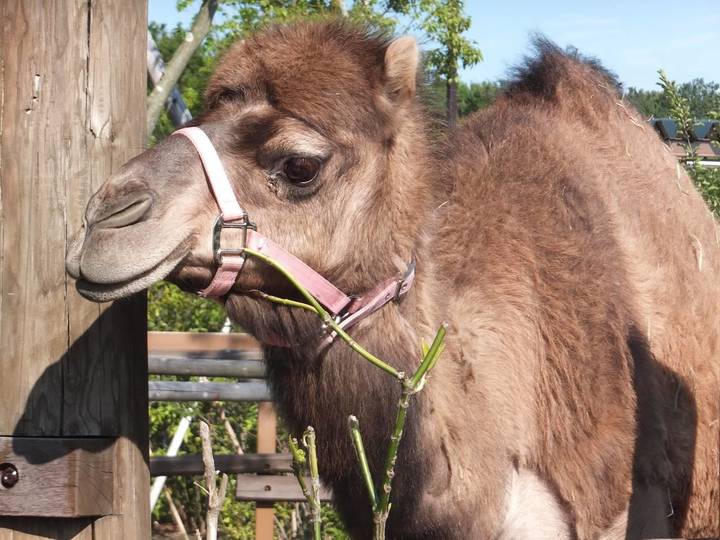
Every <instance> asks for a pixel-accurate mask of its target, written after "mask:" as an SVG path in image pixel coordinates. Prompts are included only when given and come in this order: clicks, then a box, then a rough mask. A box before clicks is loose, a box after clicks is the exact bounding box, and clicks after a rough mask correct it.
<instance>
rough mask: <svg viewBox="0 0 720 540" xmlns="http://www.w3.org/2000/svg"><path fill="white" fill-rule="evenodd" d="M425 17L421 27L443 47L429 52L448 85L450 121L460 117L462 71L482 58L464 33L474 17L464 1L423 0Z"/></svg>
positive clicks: (429, 59)
mask: <svg viewBox="0 0 720 540" xmlns="http://www.w3.org/2000/svg"><path fill="white" fill-rule="evenodd" d="M416 9H419V10H420V12H421V13H422V14H426V15H425V16H424V17H418V18H419V19H420V21H421V22H420V25H419V26H420V29H421V30H422V31H423V32H424V33H425V34H426V35H427V36H428V38H430V39H431V40H432V41H433V42H435V43H437V44H438V45H439V46H438V47H436V48H435V49H432V50H430V51H429V52H428V53H427V64H428V66H429V67H430V68H432V69H433V70H435V72H436V73H437V75H439V76H440V77H441V78H442V79H443V80H444V81H445V85H446V100H447V101H446V110H447V124H448V126H449V127H453V126H455V124H456V123H457V119H458V83H459V76H458V71H459V67H460V65H462V67H469V66H473V65H475V64H477V63H478V62H480V61H481V60H482V53H481V52H480V49H478V48H477V46H476V44H475V43H474V42H472V41H470V40H469V39H467V38H466V37H465V36H464V35H463V34H464V33H465V32H466V31H467V30H468V29H469V28H470V17H469V16H467V15H465V13H464V12H463V1H462V0H419V2H418V3H417V8H416Z"/></svg>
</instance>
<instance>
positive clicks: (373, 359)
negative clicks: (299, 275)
mask: <svg viewBox="0 0 720 540" xmlns="http://www.w3.org/2000/svg"><path fill="white" fill-rule="evenodd" d="M245 253H247V254H248V255H252V256H253V257H255V258H257V259H260V260H261V261H263V262H265V263H267V264H269V265H270V266H272V267H273V268H275V269H276V270H277V271H278V272H280V273H281V274H282V275H283V276H285V278H286V279H287V280H288V281H289V282H290V283H292V285H293V286H294V287H295V288H296V289H297V290H298V291H299V292H300V294H301V295H302V296H303V297H304V298H305V300H307V304H308V305H309V306H312V308H313V311H315V313H316V314H317V315H318V317H320V319H321V320H322V322H323V324H325V325H327V326H328V327H330V328H332V329H333V330H334V331H335V333H337V335H338V336H339V337H340V338H342V339H343V341H345V342H346V343H347V344H348V345H349V346H350V348H351V349H352V350H354V351H355V352H356V353H358V354H359V355H360V356H362V357H363V358H365V360H367V361H368V362H370V363H371V364H373V365H374V366H376V367H379V368H380V369H382V370H383V371H385V372H386V373H389V374H390V375H392V376H393V377H395V378H396V379H402V378H403V376H404V374H403V373H402V372H399V371H398V370H396V369H395V368H394V367H392V366H391V365H390V364H387V363H385V362H383V361H382V360H380V359H379V358H378V357H377V356H375V355H374V354H372V353H370V352H368V351H367V350H365V349H364V348H363V347H362V346H361V345H360V344H359V343H358V342H357V341H355V340H354V339H353V338H352V337H350V336H349V335H348V334H347V332H345V330H343V329H342V328H340V326H339V325H338V324H337V323H336V322H335V321H334V320H333V318H332V317H331V316H330V314H329V313H328V312H327V311H325V309H324V308H323V307H322V306H321V305H320V303H319V302H318V301H317V300H316V299H315V297H314V296H313V295H312V294H310V292H308V290H307V289H306V288H305V287H304V286H303V285H302V284H301V283H300V282H299V281H298V280H297V279H295V277H294V276H293V275H292V274H290V272H288V271H287V270H286V269H285V267H284V266H283V265H282V264H280V263H279V262H277V261H275V260H274V259H271V258H270V257H268V256H267V255H265V254H263V253H260V252H259V251H255V250H254V249H250V248H245ZM267 299H268V300H270V301H273V302H275V301H276V300H283V302H280V303H283V304H285V305H287V302H292V300H285V299H280V298H278V297H275V296H272V295H267ZM305 306H306V305H305V304H303V305H302V307H303V309H308V307H309V306H308V307H305Z"/></svg>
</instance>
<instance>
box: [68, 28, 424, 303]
mask: <svg viewBox="0 0 720 540" xmlns="http://www.w3.org/2000/svg"><path fill="white" fill-rule="evenodd" d="M417 63H418V51H417V46H416V44H415V41H414V40H413V39H412V38H408V37H402V38H398V39H395V40H388V39H387V38H384V37H382V36H379V35H375V34H372V33H368V32H364V31H360V30H358V29H355V28H353V27H349V26H347V25H345V24H343V23H338V22H333V23H311V24H298V25H293V26H278V27H273V28H270V29H268V30H266V31H264V32H262V33H260V34H257V35H255V36H253V37H250V38H248V39H246V40H243V41H240V42H238V43H236V44H235V45H234V46H233V47H232V48H231V49H230V50H229V52H228V53H227V54H226V55H225V57H224V59H223V60H222V62H221V63H220V65H219V67H218V69H217V70H216V72H215V74H214V76H213V77H212V79H211V81H210V83H209V85H208V90H207V95H206V102H207V109H206V111H205V112H204V113H203V114H202V115H201V116H200V117H198V118H197V119H196V120H194V121H193V122H192V125H195V126H199V127H200V128H201V129H202V130H203V131H204V132H205V133H206V134H207V136H208V137H209V138H210V140H211V141H212V143H213V145H214V146H215V148H216V150H217V152H218V154H219V156H220V158H221V160H222V162H223V164H224V166H225V169H226V171H227V175H228V177H229V179H230V181H231V184H232V187H233V189H234V192H235V195H236V197H237V199H238V201H239V202H240V204H241V205H242V206H243V207H244V208H245V209H246V210H247V211H248V214H249V216H250V219H251V220H252V221H253V222H254V223H255V224H256V225H257V228H258V231H261V232H262V234H263V235H265V236H267V237H268V238H270V239H272V240H273V241H274V242H275V243H277V244H279V245H281V246H282V247H283V248H285V249H286V250H287V251H289V252H291V253H293V254H294V255H295V256H296V257H298V258H300V259H301V260H303V261H304V262H305V263H307V264H308V265H310V266H311V267H312V268H314V269H315V270H316V271H318V272H319V273H320V274H322V275H323V276H325V277H326V278H327V279H330V280H332V281H333V282H335V283H336V284H337V285H338V286H339V287H343V288H344V289H345V290H346V291H347V292H349V293H352V292H353V291H362V290H365V289H367V288H370V287H372V286H374V285H375V284H376V283H377V282H378V281H379V280H381V279H383V278H387V277H388V276H391V275H393V274H395V273H397V272H398V270H399V269H401V268H403V267H404V266H403V265H404V264H406V263H407V261H408V260H410V258H411V257H412V249H413V248H412V246H413V242H414V240H413V238H414V237H415V236H416V232H417V231H416V229H417V228H418V227H420V225H421V222H422V219H423V215H422V211H418V209H419V208H420V206H423V205H424V204H425V203H424V202H423V201H425V200H426V199H427V194H426V193H425V189H424V188H423V187H422V186H421V185H419V179H420V178H422V177H423V176H424V173H423V170H422V167H423V159H420V158H418V157H417V156H418V155H419V154H418V152H419V150H416V148H415V147H416V146H424V145H417V144H416V143H417V141H418V138H421V137H422V132H423V128H422V122H421V121H420V113H419V110H418V107H417V105H416V104H415V100H414V95H415V87H416V73H417ZM411 143H412V144H411ZM413 156H415V157H413ZM218 212H219V211H218V206H217V203H216V201H215V199H214V198H213V195H212V193H211V191H210V188H209V186H208V182H207V179H206V177H205V172H204V169H203V168H202V165H201V161H200V159H199V157H198V154H197V152H196V151H195V149H194V147H193V146H192V145H191V143H190V142H189V141H188V140H187V139H186V138H185V137H182V136H178V135H175V136H170V137H168V138H167V139H166V140H164V141H163V142H161V143H159V144H157V145H156V146H155V147H153V148H151V149H149V150H147V151H146V152H144V153H143V154H141V155H139V156H137V157H136V158H134V159H133V160H131V161H130V162H128V163H127V164H125V165H124V166H123V167H122V168H121V169H120V170H119V171H118V172H117V173H115V174H114V175H112V176H111V177H110V178H109V179H108V180H107V181H106V182H105V183H104V184H103V185H102V186H101V187H100V189H98V191H97V192H96V193H95V194H94V195H93V197H92V198H91V200H90V202H89V203H88V206H87V210H86V214H85V219H84V220H83V223H82V226H81V228H80V231H79V232H78V233H77V235H76V236H75V238H74V239H73V241H72V242H71V245H70V247H69V249H68V255H67V262H66V266H67V270H68V272H69V273H70V274H71V275H72V276H73V277H75V278H77V288H78V290H79V291H80V293H81V294H82V295H83V296H85V297H87V298H89V299H91V300H94V301H109V300H114V299H116V298H120V297H123V296H127V295H129V294H132V293H135V292H137V291H140V290H142V289H144V288H146V287H148V286H149V285H151V284H152V283H154V282H156V281H158V280H160V279H164V278H167V279H168V280H169V281H172V282H175V283H176V284H178V285H180V286H181V287H182V288H184V289H186V290H191V291H197V290H199V289H201V288H203V287H205V286H206V285H207V284H208V283H209V281H210V280H211V278H212V276H213V274H214V272H215V269H216V263H215V261H214V258H213V250H212V241H211V233H212V229H213V223H214V221H215V219H216V217H217V215H218ZM233 232H234V231H226V232H224V233H223V234H224V235H225V234H227V240H226V239H224V240H223V242H226V241H227V243H228V244H232V242H233V236H232V234H233ZM235 232H236V233H237V234H238V235H239V234H241V231H235ZM285 287H287V285H286V283H285V282H284V281H283V280H281V279H280V278H279V275H278V274H276V273H273V271H271V269H270V268H268V267H267V266H266V265H263V264H262V263H261V262H260V261H256V260H247V262H246V264H245V267H244V268H243V271H242V273H241V274H240V276H239V278H238V281H237V282H236V284H235V286H234V288H233V290H232V291H231V292H232V293H237V294H238V295H242V294H243V291H249V290H255V289H261V290H264V291H266V292H269V293H280V292H286V291H285V290H284V288H285Z"/></svg>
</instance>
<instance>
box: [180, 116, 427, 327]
mask: <svg viewBox="0 0 720 540" xmlns="http://www.w3.org/2000/svg"><path fill="white" fill-rule="evenodd" d="M174 135H183V136H185V137H187V138H188V139H189V140H190V142H192V144H193V145H194V146H195V149H196V150H197V153H198V155H199V156H200V160H201V161H202V165H203V168H204V169H205V175H206V177H207V179H208V182H209V183H210V187H211V190H212V193H213V195H214V196H215V200H216V201H217V204H218V207H219V208H220V214H219V215H218V217H217V219H216V220H215V225H214V226H213V233H212V234H213V255H214V257H215V262H216V263H217V264H218V268H217V270H216V271H215V276H214V277H213V279H212V281H211V282H210V285H208V286H207V287H206V288H205V289H203V290H202V291H199V292H198V294H199V295H200V296H203V297H206V298H220V297H222V296H224V295H225V294H227V293H228V292H229V291H230V289H232V287H233V285H235V281H236V280H237V277H238V274H239V273H240V271H241V270H242V268H243V265H244V264H245V257H246V255H245V253H244V250H245V248H251V249H254V250H256V251H259V252H261V253H264V254H265V255H267V256H268V257H271V258H273V259H275V260H276V261H278V262H279V263H280V264H282V265H283V266H284V267H285V268H286V269H287V270H288V271H289V272H290V273H291V274H293V275H294V276H295V278H296V279H297V280H298V281H299V282H300V283H302V285H303V286H304V287H305V288H306V289H307V290H308V291H310V293H311V294H312V295H313V296H314V297H315V298H317V300H318V302H320V304H322V305H323V306H324V307H325V308H326V309H327V310H328V311H329V312H330V314H331V315H332V316H333V317H335V318H336V319H338V320H339V325H340V326H341V327H342V328H348V327H350V326H352V325H354V324H356V323H358V322H359V321H361V320H362V319H364V318H365V317H367V316H368V315H370V314H371V313H374V312H375V311H377V310H378V309H380V308H381V307H383V306H384V305H385V304H387V303H388V302H390V301H393V300H395V301H397V300H399V299H400V298H401V297H402V296H404V295H405V293H407V291H408V290H409V289H410V287H412V284H413V281H414V279H415V263H414V262H411V263H410V264H409V265H408V270H407V272H406V273H405V275H403V276H402V277H399V278H390V279H388V280H385V281H383V282H382V283H380V284H379V285H377V286H376V287H375V288H373V289H372V290H371V291H370V292H369V293H368V294H366V295H365V296H362V297H355V296H348V295H346V294H345V293H343V292H342V291H341V290H340V289H338V288H337V287H335V285H333V284H332V283H330V282H329V281H328V280H326V279H325V278H324V277H322V276H321V275H320V274H318V273H317V272H316V271H315V270H313V269H312V268H310V267H309V266H308V265H306V264H305V263H304V262H302V261H301V260H300V259H298V258H297V257H295V256H294V255H292V254H291V253H289V252H287V251H285V250H284V249H283V248H281V247H280V246H278V245H277V244H275V243H274V242H273V241H272V240H270V239H269V238H267V237H265V236H263V235H262V234H260V233H258V232H257V228H256V226H255V224H254V223H252V222H251V221H250V218H249V216H248V213H247V212H246V211H245V210H244V209H243V208H242V207H241V206H240V204H239V203H238V200H237V198H236V197H235V193H234V191H233V188H232V185H231V184H230V180H229V179H228V177H227V174H226V173H225V168H224V167H223V164H222V161H221V160H220V156H218V153H217V151H216V150H215V147H214V146H213V144H212V142H211V141H210V139H209V138H208V136H207V135H206V134H205V132H204V131H203V130H202V129H200V128H199V127H188V128H183V129H179V130H177V131H176V132H175V133H174ZM229 228H232V229H242V230H243V231H244V233H243V242H242V245H241V246H239V247H233V248H223V247H221V245H220V240H221V233H222V230H223V229H229ZM331 337H332V336H331Z"/></svg>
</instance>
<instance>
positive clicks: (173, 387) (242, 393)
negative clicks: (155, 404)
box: [148, 381, 272, 401]
mask: <svg viewBox="0 0 720 540" xmlns="http://www.w3.org/2000/svg"><path fill="white" fill-rule="evenodd" d="M148 395H149V397H150V400H151V401H270V400H271V399H272V397H271V395H270V388H269V387H268V384H267V382H265V381H243V382H238V383H216V382H184V381H150V382H149V383H148Z"/></svg>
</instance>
